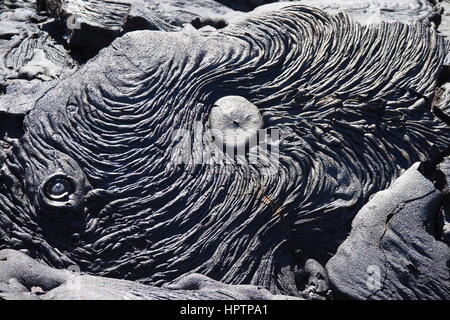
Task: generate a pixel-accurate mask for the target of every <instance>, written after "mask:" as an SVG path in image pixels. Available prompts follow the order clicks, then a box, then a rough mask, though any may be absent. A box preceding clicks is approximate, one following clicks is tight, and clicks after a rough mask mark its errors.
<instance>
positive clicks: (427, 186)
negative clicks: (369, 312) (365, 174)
mask: <svg viewBox="0 0 450 320" xmlns="http://www.w3.org/2000/svg"><path fill="white" fill-rule="evenodd" d="M449 162H450V161H449V160H446V161H445V162H444V163H443V164H442V169H443V171H440V170H439V171H436V172H438V173H440V174H443V172H444V173H445V175H443V176H442V178H443V179H444V180H445V184H447V183H448V182H449V181H450V180H448V178H449V177H450V171H449V169H450V167H449V165H448V164H449ZM418 167H419V164H416V165H414V166H413V167H411V168H410V169H408V170H407V171H406V172H405V173H404V174H403V175H402V176H401V177H400V178H398V179H397V180H396V181H395V182H394V184H393V185H392V186H391V187H390V188H389V189H387V190H385V191H381V192H378V193H377V194H375V195H374V197H373V198H372V199H371V200H370V201H369V202H368V203H367V204H366V205H365V206H364V207H363V208H362V209H361V211H360V212H359V213H358V214H357V215H356V217H355V219H354V220H353V223H352V231H351V233H350V236H349V237H348V238H347V240H345V241H344V243H343V244H342V245H341V246H340V247H339V249H338V251H337V253H336V255H335V256H334V257H333V258H331V260H330V261H329V262H328V264H327V270H328V273H329V275H330V279H331V283H332V287H333V288H334V290H335V293H339V294H340V295H341V296H345V297H348V298H353V299H420V300H424V299H450V247H449V244H450V242H449V239H448V232H449V229H448V226H449V224H448V221H449V211H448V208H449V205H450V198H449V197H448V194H446V193H444V192H448V191H447V190H448V189H447V188H445V191H444V192H442V191H440V190H439V189H437V188H436V186H435V185H434V184H433V182H432V181H430V180H428V179H427V178H426V177H425V176H424V175H423V174H422V173H421V172H419V171H418Z"/></svg>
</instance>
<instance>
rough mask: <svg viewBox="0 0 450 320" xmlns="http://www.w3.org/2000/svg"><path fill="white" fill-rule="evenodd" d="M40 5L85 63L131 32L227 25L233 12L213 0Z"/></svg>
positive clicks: (70, 0) (62, 0)
mask: <svg viewBox="0 0 450 320" xmlns="http://www.w3.org/2000/svg"><path fill="white" fill-rule="evenodd" d="M39 8H40V9H41V10H45V11H47V12H48V14H49V15H50V16H52V17H54V18H56V22H55V24H57V26H54V27H53V28H52V29H51V30H53V32H54V33H55V37H57V35H56V33H58V32H60V30H61V29H63V30H64V32H63V33H64V37H63V39H64V40H63V41H65V42H66V44H67V47H68V48H70V49H71V51H72V53H73V55H74V56H75V57H76V58H77V60H78V61H82V62H84V61H87V60H88V59H90V58H92V57H94V56H95V55H96V54H97V53H98V51H100V49H102V48H104V47H107V46H108V45H109V44H111V42H112V41H113V40H114V39H116V38H117V37H119V36H121V35H123V34H124V33H126V32H129V31H135V30H161V31H175V30H179V29H180V28H181V27H183V26H184V25H185V24H191V23H192V24H193V25H194V26H195V27H197V28H200V27H202V26H205V25H211V26H213V27H215V28H216V27H217V28H223V27H225V26H226V24H227V22H226V15H227V14H231V13H232V12H233V10H231V9H229V8H227V7H224V6H222V5H220V4H218V3H217V2H215V1H212V0H201V1H200V0H197V1H181V0H170V1H156V0H148V1H146V0H120V1H104V0H95V1H82V0H41V1H39Z"/></svg>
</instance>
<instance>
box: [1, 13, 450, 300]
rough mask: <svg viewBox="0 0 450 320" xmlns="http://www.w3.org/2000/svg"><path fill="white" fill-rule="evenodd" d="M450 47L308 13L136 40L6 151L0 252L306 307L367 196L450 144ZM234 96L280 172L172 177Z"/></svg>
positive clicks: (32, 115) (124, 43) (217, 164)
mask: <svg viewBox="0 0 450 320" xmlns="http://www.w3.org/2000/svg"><path fill="white" fill-rule="evenodd" d="M448 50H449V46H448V44H447V43H446V42H445V41H444V39H443V38H442V37H441V36H439V35H438V33H437V32H436V31H435V30H434V29H433V28H431V27H429V26H427V25H425V24H420V23H414V24H409V25H407V24H402V23H397V22H396V23H380V24H376V25H367V26H363V25H360V24H358V23H355V22H353V21H352V20H351V19H350V18H349V16H347V15H345V14H337V15H329V14H327V13H325V12H323V11H321V10H318V9H314V8H310V7H304V6H290V7H285V8H282V9H280V10H275V11H267V12H261V13H249V14H247V15H246V16H243V17H242V18H241V19H239V20H238V21H236V22H234V23H232V24H230V25H228V26H226V27H225V28H222V29H220V30H216V31H208V32H200V31H198V32H191V33H188V32H183V31H178V32H164V31H135V32H130V33H127V34H125V35H123V36H122V37H120V38H118V39H116V40H115V41H114V42H113V43H112V44H111V45H110V46H108V47H107V48H105V49H102V50H101V51H100V53H99V54H98V56H96V57H95V58H93V59H91V60H90V61H88V62H87V63H86V64H85V65H84V66H83V67H81V68H80V69H79V70H78V71H77V72H76V73H74V74H73V75H71V76H69V77H67V78H66V79H64V80H62V81H60V82H58V83H55V84H54V86H52V88H51V89H49V90H47V91H46V93H45V94H43V95H42V96H40V97H39V99H37V100H36V102H35V105H34V107H33V108H32V110H29V111H28V112H27V113H26V115H25V118H24V121H23V135H22V136H21V137H20V138H17V139H11V138H5V142H6V143H5V145H4V146H3V148H2V149H1V151H0V164H1V165H2V167H1V170H0V249H3V248H11V249H16V250H23V249H26V250H27V252H28V253H29V255H30V256H31V257H33V258H35V259H40V260H42V261H44V262H46V263H47V264H48V265H50V266H52V267H56V268H60V269H61V268H67V267H68V266H70V265H73V264H76V265H79V266H80V267H81V269H82V271H84V272H87V273H89V274H92V275H97V276H107V277H113V278H120V279H127V280H136V281H138V282H141V283H144V284H151V285H155V286H161V285H164V284H168V283H171V282H173V281H175V280H176V279H177V278H179V277H180V276H183V275H186V274H189V273H194V272H195V273H200V274H203V275H206V276H208V277H210V278H212V279H214V280H218V281H221V282H223V283H226V284H253V285H258V286H263V287H265V288H267V289H268V290H269V291H270V292H271V293H273V294H285V295H294V296H298V295H299V291H298V288H297V283H296V277H297V273H298V271H299V270H300V269H302V268H303V266H304V263H305V261H306V260H308V259H314V260H317V261H318V262H319V263H321V264H325V263H326V262H327V261H328V260H329V259H330V258H331V257H332V256H333V255H334V254H335V253H336V250H337V248H338V246H339V245H340V244H341V243H342V242H343V241H344V240H345V238H346V237H347V236H348V234H349V232H350V228H351V222H352V219H353V218H354V216H355V214H356V213H357V212H358V211H359V210H360V209H361V207H362V206H363V205H364V204H366V203H367V201H368V200H369V198H370V196H371V195H373V194H374V193H376V192H378V191H380V190H384V189H386V188H387V187H389V186H390V184H391V182H392V181H393V180H395V179H396V178H397V177H398V176H399V175H400V174H401V173H402V171H403V170H405V169H407V168H409V167H410V166H411V165H412V164H413V163H415V162H417V161H424V160H426V159H429V158H432V157H436V156H437V155H439V154H440V153H441V152H442V151H443V150H445V149H446V148H447V147H448V146H449V143H450V128H449V127H448V126H447V125H446V124H445V123H444V122H442V121H441V120H440V119H438V118H436V117H435V116H434V114H433V113H432V111H431V107H430V106H431V99H432V97H433V94H434V91H435V89H436V86H437V79H438V77H439V75H440V73H441V69H442V65H443V61H444V58H445V55H446V53H447V52H448ZM230 96H238V97H243V98H245V100H246V101H248V102H249V103H251V104H253V105H254V106H256V107H257V108H258V109H259V112H260V114H261V116H262V120H263V121H262V122H261V123H262V126H263V128H264V129H265V130H267V131H268V132H274V131H275V130H279V133H280V137H279V146H278V149H279V156H278V159H277V160H276V161H275V162H274V161H273V159H272V158H271V156H270V155H266V154H263V155H262V157H261V159H260V160H261V161H258V162H256V163H248V162H245V161H241V160H237V159H234V158H227V157H226V156H224V155H223V154H221V151H220V150H216V152H215V153H214V155H213V157H212V158H211V159H208V161H206V162H203V163H198V161H195V160H196V157H198V154H196V153H195V152H194V153H193V154H191V155H190V156H189V159H187V160H188V161H185V162H183V163H174V161H173V155H174V154H176V153H177V152H178V151H179V150H178V149H179V148H180V145H179V141H178V140H175V139H173V136H174V133H175V132H176V131H177V130H184V132H187V133H189V139H191V143H192V148H193V149H192V150H204V149H205V148H206V147H207V146H206V145H205V144H206V143H207V142H205V141H204V140H202V139H197V138H196V137H198V134H199V133H202V132H204V131H207V129H208V126H209V125H210V122H209V118H210V114H211V112H212V110H213V108H214V106H215V103H216V102H217V101H218V100H219V99H223V98H226V97H230ZM219 101H220V100H219ZM0 109H1V108H0ZM252 112H253V111H252ZM223 157H225V158H227V159H226V161H223ZM216 158H217V159H219V160H217V159H216ZM268 166H269V167H270V168H271V169H272V170H268Z"/></svg>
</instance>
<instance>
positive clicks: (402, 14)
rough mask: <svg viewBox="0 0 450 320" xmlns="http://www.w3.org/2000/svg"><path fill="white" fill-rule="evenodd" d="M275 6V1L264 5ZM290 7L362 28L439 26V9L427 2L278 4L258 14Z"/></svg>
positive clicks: (347, 0) (299, 0) (329, 0)
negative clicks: (389, 24)
mask: <svg viewBox="0 0 450 320" xmlns="http://www.w3.org/2000/svg"><path fill="white" fill-rule="evenodd" d="M266 2H275V1H266ZM289 5H305V6H311V7H316V8H319V9H321V10H324V11H325V12H327V13H329V14H337V13H341V12H344V13H347V14H348V15H349V16H350V17H352V19H354V20H355V21H358V22H359V23H362V24H371V23H380V22H382V21H385V22H402V23H415V22H417V21H422V22H425V23H429V22H435V23H436V25H438V24H439V22H440V9H439V7H438V6H436V5H435V4H433V1H428V0H406V1H405V0H391V1H386V0H375V1H374V0H339V1H336V0H297V1H278V2H275V3H273V4H269V5H265V6H262V7H261V8H258V10H267V9H269V10H273V9H274V8H280V7H283V6H289Z"/></svg>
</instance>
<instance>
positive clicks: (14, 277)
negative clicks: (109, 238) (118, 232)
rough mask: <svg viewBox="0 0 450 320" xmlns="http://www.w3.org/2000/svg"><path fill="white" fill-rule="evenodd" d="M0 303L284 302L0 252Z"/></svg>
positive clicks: (259, 292)
mask: <svg viewBox="0 0 450 320" xmlns="http://www.w3.org/2000/svg"><path fill="white" fill-rule="evenodd" d="M0 299H7V300H18V299H21V300H143V299H145V300H168V299H181V300H212V299H214V300H287V299H295V298H293V297H288V296H277V295H272V294H270V292H269V291H267V290H266V289H264V288H259V287H255V286H245V285H243V286H232V285H225V284H223V283H219V282H217V281H214V280H212V279H210V278H208V277H205V276H202V275H198V274H192V275H190V276H187V277H184V278H183V279H180V280H179V281H178V282H177V283H175V284H173V285H171V286H168V287H165V288H158V287H152V286H146V285H143V284H140V283H137V282H131V281H124V280H116V279H109V278H101V277H94V276H90V275H85V274H80V273H79V272H77V270H76V268H69V270H57V269H52V268H49V267H48V266H45V265H43V264H41V263H39V262H36V261H34V260H33V259H31V258H29V257H28V256H26V255H25V254H24V253H22V252H19V251H14V250H1V251H0Z"/></svg>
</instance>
